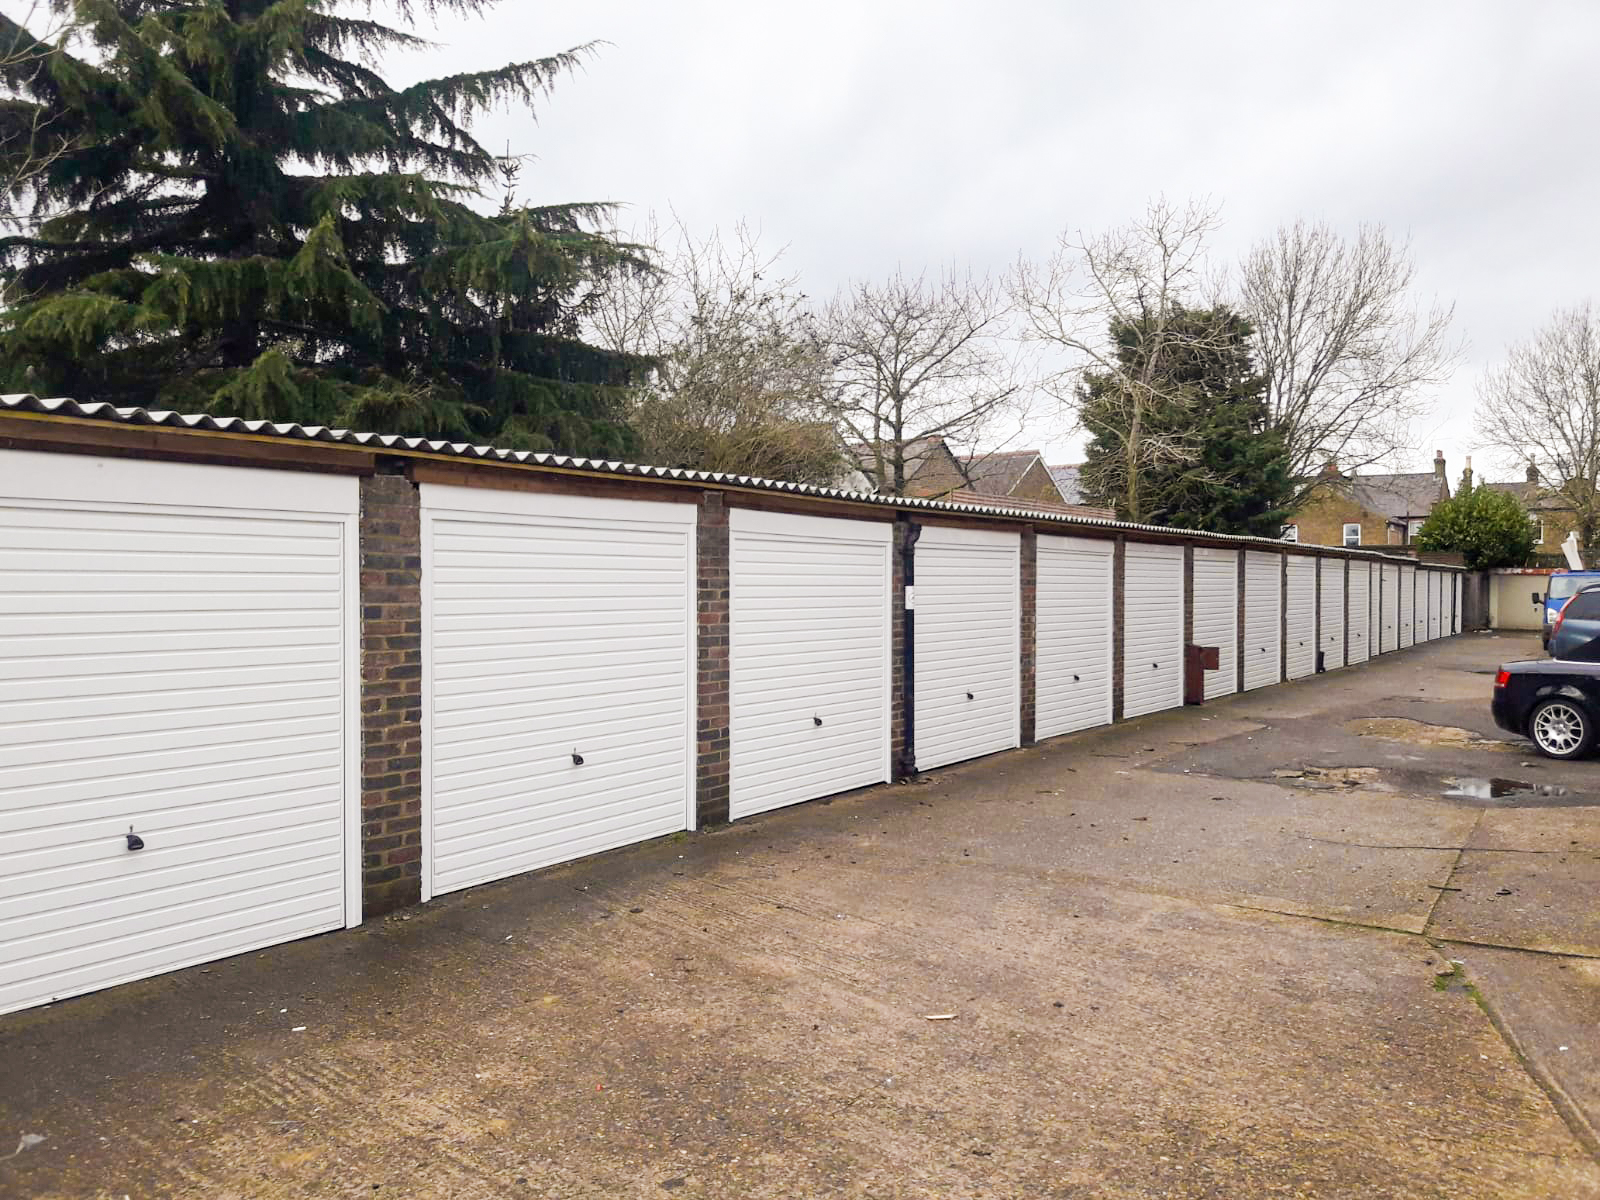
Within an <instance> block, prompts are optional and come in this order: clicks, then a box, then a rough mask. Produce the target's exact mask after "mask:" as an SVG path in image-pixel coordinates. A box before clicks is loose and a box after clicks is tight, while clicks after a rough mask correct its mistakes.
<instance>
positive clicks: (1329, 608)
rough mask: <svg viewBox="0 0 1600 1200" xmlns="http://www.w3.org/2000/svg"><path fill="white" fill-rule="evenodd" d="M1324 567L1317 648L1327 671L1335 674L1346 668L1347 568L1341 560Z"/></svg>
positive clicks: (1330, 560)
mask: <svg viewBox="0 0 1600 1200" xmlns="http://www.w3.org/2000/svg"><path fill="white" fill-rule="evenodd" d="M1320 567H1321V575H1320V579H1319V581H1318V582H1319V590H1320V592H1321V596H1320V602H1321V608H1320V612H1321V621H1320V623H1319V624H1320V627H1321V630H1322V636H1321V639H1320V640H1319V641H1318V643H1317V644H1318V646H1319V647H1320V648H1321V650H1322V667H1323V670H1326V671H1335V670H1337V669H1338V668H1340V667H1342V666H1344V624H1345V597H1344V592H1345V578H1344V568H1345V564H1344V563H1343V562H1342V561H1340V560H1339V559H1337V558H1325V559H1323V560H1322V561H1321V564H1320Z"/></svg>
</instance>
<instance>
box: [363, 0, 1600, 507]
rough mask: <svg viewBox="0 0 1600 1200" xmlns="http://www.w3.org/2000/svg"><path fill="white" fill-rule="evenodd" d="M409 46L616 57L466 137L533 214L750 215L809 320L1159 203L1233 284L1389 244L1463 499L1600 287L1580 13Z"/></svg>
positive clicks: (594, 35) (1024, 16) (1131, 0)
mask: <svg viewBox="0 0 1600 1200" xmlns="http://www.w3.org/2000/svg"><path fill="white" fill-rule="evenodd" d="M419 32H424V33H426V34H427V35H428V36H431V37H434V38H435V39H437V40H438V41H439V42H440V43H442V44H441V46H440V48H439V49H438V50H437V51H436V52H435V53H433V54H432V55H430V56H428V57H427V59H426V61H425V62H415V63H406V64H398V63H396V64H392V66H391V70H390V73H391V76H392V77H402V78H403V77H407V76H413V75H418V74H422V73H426V74H444V73H449V72H454V71H457V70H473V69H484V68H487V67H491V66H496V65H499V64H501V63H503V62H506V61H509V60H511V59H513V58H518V59H520V58H533V57H537V56H539V55H542V54H546V53H549V52H552V51H555V50H561V49H565V48H568V47H571V46H575V45H577V44H579V43H582V42H586V41H596V40H598V41H604V42H607V43H609V45H606V46H603V47H601V48H600V50H599V52H598V54H597V55H596V57H595V58H594V59H593V60H592V61H591V62H590V63H589V65H588V66H587V67H586V68H585V69H584V70H583V71H582V72H581V73H580V74H578V75H575V76H573V77H571V78H568V79H565V80H563V81H562V82H561V83H560V84H559V85H558V86H557V88H556V90H555V92H554V94H553V95H552V96H550V97H549V98H547V99H546V100H545V101H543V102H542V104H541V107H540V110H539V112H538V114H537V115H538V123H537V125H535V124H534V123H533V122H532V121H531V120H530V118H529V117H528V115H527V114H526V113H516V114H504V113H501V114H494V115H492V116H486V117H484V118H483V119H481V120H480V122H479V123H478V126H477V128H478V129H479V130H480V131H481V134H482V140H483V141H484V142H485V143H486V144H488V145H490V146H491V147H494V148H496V149H499V148H500V147H502V146H503V145H504V144H505V143H506V141H507V140H509V142H510V144H511V148H512V149H513V151H519V152H531V153H533V154H534V155H536V156H537V162H536V163H534V164H532V165H530V166H529V167H528V168H527V170H526V171H525V172H524V176H523V180H524V184H523V189H522V190H523V193H524V198H525V199H527V200H529V201H532V202H555V201H565V200H579V199H584V200H588V199H597V200H599V199H603V200H614V201H620V202H623V203H625V204H627V205H629V206H630V208H631V210H632V211H633V212H634V213H639V214H642V213H645V212H647V211H649V210H652V209H655V210H660V211H664V210H666V209H667V208H668V207H669V206H670V207H671V208H673V209H675V210H676V211H677V212H678V213H679V215H680V216H682V217H683V218H684V219H685V220H686V222H687V223H688V224H689V225H690V226H691V228H694V229H696V230H705V229H709V228H710V227H712V226H714V225H719V224H720V225H723V226H728V225H731V224H732V223H734V222H735V221H737V220H739V219H741V218H744V219H746V220H748V221H750V222H751V223H753V224H755V225H757V226H758V227H759V228H760V230H761V233H762V239H763V242H764V243H766V244H768V245H770V246H772V247H779V246H786V247H787V248H788V249H787V254H788V261H789V263H790V264H791V266H792V267H793V268H795V269H797V270H798V271H799V272H800V273H801V274H802V276H803V278H804V280H805V283H806V286H807V290H808V291H809V292H811V293H812V294H814V295H819V296H820V295H826V294H827V293H830V292H831V291H832V290H833V289H834V288H835V287H836V286H837V285H838V284H840V283H841V282H843V281H845V280H847V279H849V278H851V277H856V276H876V275H881V274H883V273H885V272H888V271H890V270H892V269H893V268H894V267H895V265H896V264H903V265H904V266H906V267H908V268H912V269H918V268H921V267H923V266H930V267H937V266H938V265H940V264H950V263H952V262H954V263H956V264H959V265H961V266H963V267H967V266H970V267H971V268H973V269H975V270H978V271H983V270H998V269H1003V267H1004V266H1005V265H1006V264H1007V263H1008V262H1010V261H1011V260H1013V259H1014V258H1015V257H1016V256H1017V254H1018V253H1019V252H1024V253H1028V254H1030V255H1038V256H1042V255H1044V254H1046V253H1047V252H1048V251H1049V249H1050V248H1051V246H1052V244H1053V242H1054V239H1055V237H1056V235H1057V234H1058V232H1059V231H1061V230H1062V229H1063V228H1064V227H1069V226H1070V227H1075V228H1083V229H1086V230H1096V229H1102V228H1106V227H1109V226H1113V225H1117V224H1121V223H1123V222H1125V221H1127V220H1129V219H1130V218H1132V217H1133V216H1135V215H1137V214H1138V213H1139V211H1140V210H1141V209H1142V208H1143V206H1144V204H1145V203H1146V201H1147V199H1148V198H1149V197H1150V196H1152V195H1154V194H1157V193H1163V192H1164V193H1165V194H1166V195H1167V196H1168V197H1169V198H1172V199H1179V200H1181V199H1183V198H1185V197H1188V196H1191V195H1197V196H1209V197H1211V198H1212V199H1213V200H1215V201H1217V202H1219V203H1220V204H1221V205H1222V207H1223V216H1224V219H1225V222H1226V224H1225V226H1224V228H1223V229H1222V231H1221V232H1220V233H1219V234H1218V235H1217V237H1216V238H1215V240H1214V247H1215V252H1216V254H1217V256H1218V257H1219V258H1224V259H1231V258H1233V257H1236V256H1237V253H1238V252H1239V251H1240V250H1242V249H1243V248H1244V247H1245V246H1247V245H1248V244H1249V243H1250V242H1251V241H1253V240H1255V239H1256V238H1258V237H1260V236H1262V235H1264V234H1266V233H1268V232H1270V231H1271V230H1272V229H1273V228H1274V227H1275V226H1276V225H1277V224H1279V223H1280V222H1283V221H1288V220H1292V219H1294V218H1295V217H1297V216H1306V217H1310V218H1321V219H1326V220H1328V221H1330V222H1332V223H1333V224H1335V225H1336V226H1338V227H1340V228H1341V229H1345V230H1350V231H1353V230H1354V228H1355V226H1356V224H1357V222H1360V221H1363V220H1367V221H1379V222H1383V223H1384V224H1386V225H1387V226H1388V227H1389V229H1390V230H1391V231H1392V232H1393V233H1396V234H1399V235H1401V236H1407V237H1409V238H1410V240H1411V243H1412V247H1413V251H1414V254H1415V258H1416V260H1417V263H1418V266H1419V268H1420V274H1421V280H1422V286H1423V294H1422V296H1421V297H1420V298H1421V299H1423V300H1427V299H1430V298H1432V297H1435V296H1436V297H1437V298H1438V299H1440V300H1441V301H1444V302H1446V303H1454V305H1455V311H1456V324H1455V328H1456V332H1457V334H1458V336H1459V337H1460V338H1461V339H1462V340H1464V342H1465V343H1466V358H1465V361H1464V363H1463V365H1462V366H1461V367H1460V369H1459V370H1458V371H1457V373H1456V376H1455V379H1454V380H1453V381H1452V383H1451V384H1450V385H1449V386H1448V387H1447V388H1445V389H1442V390H1441V391H1440V393H1439V394H1438V395H1437V396H1436V397H1435V401H1436V405H1435V413H1434V416H1433V418H1432V419H1431V420H1430V421H1428V422H1426V423H1424V424H1421V425H1419V427H1418V428H1417V430H1416V441H1417V449H1416V453H1415V457H1414V460H1413V462H1412V463H1411V464H1409V465H1411V466H1412V467H1413V468H1416V469H1426V468H1427V466H1428V464H1429V462H1431V460H1432V457H1433V450H1434V449H1435V448H1436V447H1437V448H1441V449H1443V450H1444V451H1445V453H1446V455H1447V456H1448V458H1449V463H1450V475H1451V480H1452V483H1453V482H1454V480H1455V478H1456V477H1457V476H1458V474H1459V472H1460V468H1461V459H1462V456H1463V455H1464V454H1468V453H1472V452H1473V450H1474V442H1473V435H1472V419H1471V410H1472V405H1473V391H1474V382H1475V380H1476V378H1477V376H1478V375H1479V373H1480V372H1481V371H1482V369H1483V367H1484V366H1485V365H1488V364H1492V363H1494V362H1495V361H1496V360H1497V359H1498V358H1499V357H1500V356H1501V355H1502V354H1503V352H1504V349H1505V346H1506V345H1507V343H1508V342H1511V341H1515V340H1519V339H1522V338H1525V337H1526V336H1528V335H1529V334H1530V332H1532V331H1533V330H1534V329H1536V328H1537V327H1538V326H1539V325H1540V324H1541V323H1542V322H1543V321H1544V320H1545V319H1546V318H1547V317H1548V315H1549V314H1550V313H1551V311H1552V310H1553V309H1555V308H1556V307H1558V306H1564V305H1571V304H1574V303H1577V302H1581V301H1583V300H1584V299H1586V298H1588V297H1589V296H1590V295H1591V294H1592V290H1591V289H1593V288H1595V286H1596V280H1597V278H1600V274H1597V270H1600V156H1597V155H1596V154H1595V153H1594V147H1595V143H1596V135H1595V121H1596V118H1597V116H1600V104H1597V100H1600V69H1597V50H1600V3H1596V2H1595V0H1573V2H1570V3H1558V2H1552V0H1536V2H1534V3H1512V2H1511V0H1449V2H1444V0H1433V2H1428V0H1410V2H1408V3H1397V2H1395V0H1385V2H1382V3H1362V2H1358V0H1337V2H1334V0H1326V2H1313V0H1257V2H1246V0H1226V2H1225V0H1210V2H1208V0H1166V2H1159V3H1158V2H1155V0H1146V2H1138V0H1114V2H1113V0H988V2H987V3H982V4H976V3H971V2H968V3H952V2H949V0H918V2H917V3H901V2H898V0H893V2H891V0H854V2H852V3H838V2H834V0H812V2H811V3H808V4H782V5H779V4H770V3H762V2H761V0H754V2H752V0H742V2H732V0H730V2H713V0H673V2H672V3H661V2H660V0H653V2H645V0H585V2H584V3H576V2H574V0H537V2H534V0H508V2H506V3H503V4H502V5H501V6H500V7H499V8H498V9H495V10H492V11H490V12H489V13H488V14H486V15H484V16H481V17H478V18H471V19H463V20H452V21H450V22H447V23H444V24H441V25H439V26H437V27H433V26H427V27H425V28H424V29H422V30H419ZM629 220H630V218H629V217H628V216H624V218H623V221H624V223H627V222H628V221H629ZM1039 432H1040V439H1041V440H1042V439H1043V437H1045V436H1046V435H1047V430H1046V429H1045V427H1043V426H1041V427H1040V431H1039ZM1046 448H1047V449H1048V450H1049V451H1050V452H1051V457H1052V458H1053V459H1056V460H1059V459H1060V458H1062V457H1064V456H1069V455H1070V454H1071V453H1072V451H1073V450H1074V449H1075V446H1074V445H1073V444H1072V443H1071V442H1069V441H1067V440H1065V439H1059V438H1058V439H1057V440H1055V441H1054V442H1052V443H1051V444H1050V445H1049V446H1048V447H1046ZM1484 457H1485V454H1484V451H1483V450H1482V449H1481V448H1480V449H1479V451H1478V463H1479V466H1480V469H1481V467H1482V466H1483V465H1484V463H1483V458H1484ZM1508 470H1510V468H1509V466H1507V467H1505V468H1503V469H1502V470H1501V471H1500V472H1498V473H1497V474H1498V475H1499V476H1500V477H1504V476H1505V475H1506V474H1507V471H1508Z"/></svg>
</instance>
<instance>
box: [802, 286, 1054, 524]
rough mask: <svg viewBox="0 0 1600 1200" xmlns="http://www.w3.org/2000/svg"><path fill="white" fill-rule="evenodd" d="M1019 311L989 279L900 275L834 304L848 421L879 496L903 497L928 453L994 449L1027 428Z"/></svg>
mask: <svg viewBox="0 0 1600 1200" xmlns="http://www.w3.org/2000/svg"><path fill="white" fill-rule="evenodd" d="M1008 315H1009V306H1008V305H1007V304H1006V302H1005V298H1004V295H1003V292H1002V291H1001V289H1000V288H998V287H997V286H996V285H995V284H994V283H993V282H992V281H990V280H989V279H987V278H973V277H972V276H969V275H959V274H957V273H956V272H954V271H948V272H944V273H942V274H940V275H939V276H937V277H936V278H930V277H928V276H927V275H917V276H908V275H906V274H905V273H904V272H902V271H896V272H895V273H894V274H893V275H892V276H890V277H889V278H888V279H886V280H884V281H883V282H881V283H880V282H866V283H853V284H850V285H849V286H848V287H845V288H843V289H841V290H840V292H839V293H838V294H837V295H836V296H835V297H834V298H833V300H832V301H831V302H830V303H829V305H828V309H827V314H826V318H825V337H826V342H827V345H828V347H829V351H830V354H831V356H832V360H833V371H834V385H835V389H836V392H835V395H836V402H837V405H838V410H837V411H838V417H839V421H840V423H841V424H842V425H843V427H844V428H845V430H846V431H847V433H848V435H849V436H850V437H851V438H852V439H853V441H854V447H853V450H854V453H855V454H856V456H857V458H858V460H859V463H860V467H861V470H862V472H863V473H865V474H866V476H867V477H868V481H869V483H870V484H871V486H872V487H874V488H875V489H876V490H878V491H879V492H882V493H884V494H887V495H895V496H903V495H905V494H906V485H907V483H908V482H909V480H910V477H911V475H912V473H913V471H914V470H915V468H916V466H917V462H916V458H917V455H918V453H919V449H920V444H921V443H923V442H925V440H926V439H929V438H932V437H940V438H943V439H944V440H945V441H946V442H947V443H953V444H955V445H957V446H961V447H963V448H967V449H971V448H973V447H976V446H978V445H979V444H985V445H986V446H987V448H989V449H994V448H995V447H996V445H997V444H999V443H1001V442H1003V441H1004V440H1006V439H1007V438H1009V437H1011V436H1013V435H1014V434H1015V432H1016V431H1017V430H1018V429H1019V428H1020V423H1021V419H1022V417H1023V415H1024V411H1025V407H1026V406H1025V402H1024V401H1025V390H1024V388H1023V386H1022V384H1021V382H1020V380H1019V376H1018V372H1017V370H1016V366H1015V364H1014V363H1013V362H1012V361H1011V358H1010V356H1009V354H1008V352H1007V342H1006V337H1005V333H1006V329H1005V323H1006V319H1007V317H1008Z"/></svg>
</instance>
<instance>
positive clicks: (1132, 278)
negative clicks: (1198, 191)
mask: <svg viewBox="0 0 1600 1200" xmlns="http://www.w3.org/2000/svg"><path fill="white" fill-rule="evenodd" d="M1216 227H1217V210H1216V208H1215V207H1214V206H1213V205H1212V204H1210V203H1209V202H1208V201H1203V200H1190V201H1188V202H1186V203H1184V204H1182V205H1176V204H1172V203H1170V202H1169V201H1167V200H1165V199H1156V200H1153V201H1151V203H1150V204H1149V206H1148V207H1147V208H1146V210H1145V213H1144V215H1143V216H1142V217H1141V218H1139V219H1138V220H1137V221H1134V222H1132V223H1130V224H1128V225H1124V226H1122V227H1120V228H1117V229H1113V230H1111V231H1110V232H1107V233H1101V234H1096V235H1092V236H1091V235H1085V234H1083V233H1081V232H1068V233H1063V234H1062V235H1061V236H1060V237H1059V239H1058V240H1057V243H1056V249H1055V251H1054V253H1053V254H1052V255H1051V256H1050V258H1049V259H1048V260H1047V261H1046V262H1045V263H1044V264H1043V265H1042V266H1041V265H1037V264H1034V263H1031V262H1029V261H1027V260H1026V259H1023V260H1020V261H1019V262H1018V263H1017V265H1016V266H1015V267H1014V268H1013V269H1012V272H1011V275H1010V278H1009V281H1008V282H1009V285H1010V289H1011V294H1012V296H1013V297H1014V299H1015V301H1016V303H1017V306H1018V308H1019V309H1020V310H1021V312H1022V314H1023V318H1024V336H1025V337H1026V338H1027V339H1028V340H1030V341H1032V342H1034V343H1035V344H1037V345H1039V346H1041V347H1044V348H1045V349H1046V350H1047V351H1050V352H1055V353H1056V354H1057V355H1058V356H1059V359H1060V362H1061V365H1060V367H1059V368H1058V369H1057V370H1055V371H1054V372H1052V373H1051V374H1050V375H1049V376H1048V378H1047V380H1046V387H1047V389H1048V390H1049V391H1050V393H1051V394H1052V395H1054V396H1055V397H1056V398H1057V399H1058V400H1060V401H1061V402H1062V403H1063V404H1066V405H1070V406H1072V407H1073V408H1074V410H1075V411H1076V412H1077V413H1078V418H1079V421H1080V425H1081V427H1082V428H1084V429H1085V431H1086V432H1088V433H1089V434H1091V435H1094V434H1096V433H1114V434H1115V436H1116V439H1117V442H1118V445H1119V446H1120V447H1121V453H1120V454H1118V455H1115V456H1107V457H1104V458H1102V459H1100V460H1098V461H1097V462H1096V463H1095V464H1093V468H1092V469H1086V473H1085V476H1084V487H1085V491H1086V492H1087V493H1088V494H1090V495H1092V496H1095V497H1098V498H1104V499H1115V500H1116V502H1117V507H1118V509H1119V510H1120V511H1121V513H1122V515H1124V516H1126V517H1127V518H1128V519H1129V520H1133V521H1138V520H1141V519H1143V516H1144V506H1143V504H1142V501H1141V496H1140V476H1141V475H1142V474H1144V473H1146V472H1148V471H1149V470H1150V469H1151V468H1153V467H1157V466H1163V465H1170V464H1173V463H1187V462H1193V461H1195V460H1196V459H1197V458H1198V447H1197V446H1196V445H1195V444H1194V442H1193V439H1192V438H1189V437H1186V436H1185V435H1183V434H1182V433H1180V432H1176V431H1175V429H1181V428H1182V423H1181V422H1180V423H1178V424H1177V425H1176V427H1175V426H1174V423H1173V422H1172V421H1170V420H1169V421H1164V422H1162V425H1163V428H1164V430H1165V431H1164V432H1161V433H1154V432H1151V430H1150V428H1149V424H1150V423H1149V417H1150V415H1151V414H1152V413H1153V412H1154V410H1155V409H1156V408H1157V407H1162V408H1163V409H1165V410H1167V411H1168V412H1169V413H1170V411H1172V410H1174V409H1181V408H1182V407H1183V406H1185V405H1187V404H1188V403H1189V397H1188V395H1187V393H1186V392H1183V391H1181V390H1175V389H1172V388H1170V387H1169V386H1168V377H1167V376H1166V374H1165V373H1164V372H1163V369H1162V368H1163V365H1164V364H1166V363H1168V362H1170V361H1171V360H1172V359H1173V357H1174V356H1175V354H1176V352H1179V351H1184V350H1191V351H1200V350H1204V349H1206V348H1207V345H1208V339H1211V338H1213V337H1214V338H1215V339H1216V344H1217V346H1218V347H1219V348H1220V347H1221V346H1222V345H1223V344H1224V343H1225V334H1224V332H1223V331H1222V330H1221V329H1220V328H1219V329H1216V330H1212V329H1209V328H1208V327H1207V326H1206V325H1205V324H1204V323H1197V322H1195V321H1192V320H1191V321H1185V320H1177V319H1175V317H1176V316H1177V315H1178V314H1179V313H1180V312H1182V311H1184V310H1195V309H1200V308H1205V307H1210V306H1212V305H1213V295H1212V293H1214V291H1215V288H1214V286H1213V285H1210V284H1209V283H1208V281H1207V279H1206V275H1205V249H1206V239H1207V238H1208V237H1209V235H1210V234H1211V232H1212V231H1213V230H1214V229H1215V228H1216ZM1085 371H1089V372H1093V373H1094V374H1095V375H1097V376H1099V377H1100V378H1101V379H1102V380H1103V381H1104V382H1105V383H1106V384H1107V385H1108V386H1105V387H1104V389H1103V392H1102V394H1101V396H1100V402H1099V403H1097V404H1096V406H1095V415H1094V416H1093V417H1088V418H1087V419H1086V410H1085V409H1084V408H1082V407H1081V406H1080V405H1079V403H1078V399H1079V397H1078V389H1079V386H1080V384H1081V381H1082V379H1083V377H1084V372H1085ZM1102 424H1103V425H1104V426H1106V427H1105V428H1095V427H1093V426H1094V425H1102ZM1110 426H1115V429H1114V430H1113V429H1111V428H1110Z"/></svg>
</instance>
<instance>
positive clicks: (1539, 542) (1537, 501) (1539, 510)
mask: <svg viewBox="0 0 1600 1200" xmlns="http://www.w3.org/2000/svg"><path fill="white" fill-rule="evenodd" d="M1466 479H1467V481H1468V482H1469V483H1470V482H1471V479H1472V460H1471V459H1470V458H1469V459H1468V460H1467V474H1466ZM1488 486H1489V487H1492V488H1494V489H1495V490H1496V491H1497V492H1509V493H1510V494H1511V495H1513V496H1515V497H1516V498H1517V501H1518V503H1520V504H1521V505H1522V507H1523V509H1524V510H1525V511H1526V512H1527V514H1528V520H1529V522H1530V523H1531V524H1532V525H1533V527H1534V547H1533V551H1534V553H1535V554H1560V553H1561V543H1562V542H1564V541H1566V539H1567V534H1568V533H1570V532H1572V529H1573V528H1574V526H1575V525H1576V524H1577V520H1576V516H1575V514H1574V513H1573V511H1572V506H1571V505H1569V504H1568V503H1567V502H1566V501H1565V500H1563V499H1562V498H1561V497H1560V496H1558V495H1556V494H1555V493H1554V492H1552V491H1551V490H1550V489H1549V488H1547V487H1545V486H1544V483H1543V482H1542V481H1541V480H1540V478H1539V468H1538V467H1536V466H1534V465H1533V464H1532V463H1529V464H1528V473H1527V476H1526V478H1524V479H1520V480H1517V481H1515V482H1512V483H1491V484H1489V485H1488Z"/></svg>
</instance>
